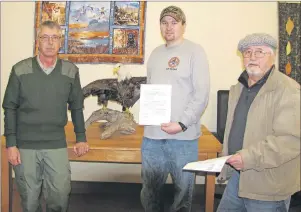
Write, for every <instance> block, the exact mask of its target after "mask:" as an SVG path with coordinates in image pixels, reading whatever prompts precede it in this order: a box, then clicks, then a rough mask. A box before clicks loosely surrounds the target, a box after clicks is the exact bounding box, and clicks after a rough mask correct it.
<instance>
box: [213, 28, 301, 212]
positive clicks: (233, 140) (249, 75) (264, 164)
mask: <svg viewBox="0 0 301 212" xmlns="http://www.w3.org/2000/svg"><path fill="white" fill-rule="evenodd" d="M276 49H277V41H276V40H275V39H274V38H273V37H272V36H270V35H268V34H263V33H256V34H251V35H248V36H246V37H245V38H244V39H242V40H241V41H240V42H239V44H238V50H239V51H240V52H241V54H242V59H243V64H244V67H245V70H244V71H243V72H242V74H241V75H240V77H239V78H238V83H237V84H236V85H234V86H232V87H231V89H230V93H229V102H228V113H227V121H226V129H225V134H224V144H223V155H224V156H225V155H232V156H231V157H230V158H229V159H228V160H227V164H226V165H225V166H224V168H223V170H222V172H221V174H220V175H219V177H218V181H220V182H223V181H225V180H229V181H228V183H227V187H226V189H225V191H224V194H223V197H222V199H221V202H220V204H219V207H218V210H217V211H218V212H224V211H247V212H253V211H254V212H255V211H256V212H259V211H262V212H276V211H277V212H278V211H279V212H282V211H283V212H284V211H288V208H289V203H290V197H291V195H292V194H294V193H295V192H297V191H299V190H300V85H299V84H298V83H297V82H296V81H295V80H293V79H291V78H289V77H288V76H286V75H285V74H283V73H281V72H280V71H278V70H277V68H276V67H275V58H276Z"/></svg>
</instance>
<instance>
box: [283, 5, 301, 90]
mask: <svg viewBox="0 0 301 212" xmlns="http://www.w3.org/2000/svg"><path fill="white" fill-rule="evenodd" d="M278 11H279V69H280V71H281V72H283V73H285V74H287V75H288V76H290V77H291V78H293V79H295V80H296V81H297V82H298V83H299V84H301V44H300V41H301V29H300V24H301V13H300V11H301V4H300V3H281V2H279V3H278Z"/></svg>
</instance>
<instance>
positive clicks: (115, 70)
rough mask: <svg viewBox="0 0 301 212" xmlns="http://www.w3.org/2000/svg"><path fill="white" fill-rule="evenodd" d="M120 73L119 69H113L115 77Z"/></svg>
mask: <svg viewBox="0 0 301 212" xmlns="http://www.w3.org/2000/svg"><path fill="white" fill-rule="evenodd" d="M118 71H119V67H116V68H113V75H117V73H118Z"/></svg>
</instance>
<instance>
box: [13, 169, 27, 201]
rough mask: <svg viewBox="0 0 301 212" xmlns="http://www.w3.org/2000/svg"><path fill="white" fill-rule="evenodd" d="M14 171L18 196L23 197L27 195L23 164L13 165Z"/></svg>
mask: <svg viewBox="0 0 301 212" xmlns="http://www.w3.org/2000/svg"><path fill="white" fill-rule="evenodd" d="M13 169H14V172H15V180H16V185H17V188H18V191H19V193H20V196H21V197H22V199H23V198H26V197H27V188H26V179H25V174H24V166H23V164H19V165H17V166H14V167H13Z"/></svg>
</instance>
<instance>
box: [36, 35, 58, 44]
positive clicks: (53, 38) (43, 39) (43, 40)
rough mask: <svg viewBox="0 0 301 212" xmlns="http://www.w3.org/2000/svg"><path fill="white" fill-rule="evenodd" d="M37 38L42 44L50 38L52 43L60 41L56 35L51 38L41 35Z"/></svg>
mask: <svg viewBox="0 0 301 212" xmlns="http://www.w3.org/2000/svg"><path fill="white" fill-rule="evenodd" d="M39 38H40V40H41V41H42V42H44V43H45V42H47V41H49V39H50V38H51V40H52V41H53V42H57V41H59V40H60V39H61V37H60V36H57V35H53V36H48V35H43V36H40V37H39Z"/></svg>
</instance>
